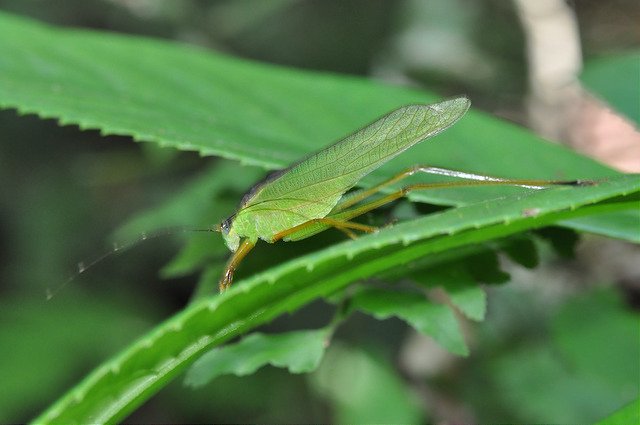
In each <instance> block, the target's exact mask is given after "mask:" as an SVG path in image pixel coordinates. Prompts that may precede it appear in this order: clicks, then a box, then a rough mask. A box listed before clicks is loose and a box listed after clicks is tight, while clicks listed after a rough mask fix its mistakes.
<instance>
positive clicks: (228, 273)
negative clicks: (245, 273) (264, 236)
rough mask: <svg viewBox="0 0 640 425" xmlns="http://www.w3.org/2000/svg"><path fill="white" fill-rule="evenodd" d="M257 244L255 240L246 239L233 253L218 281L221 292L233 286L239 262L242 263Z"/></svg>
mask: <svg viewBox="0 0 640 425" xmlns="http://www.w3.org/2000/svg"><path fill="white" fill-rule="evenodd" d="M255 245H256V244H255V242H251V241H250V240H249V239H244V240H243V241H242V243H241V244H240V246H239V247H238V249H237V250H236V251H235V252H234V253H233V255H231V258H229V261H228V262H227V267H226V268H225V270H224V273H223V274H222V278H221V279H220V282H219V283H218V288H219V289H220V292H224V291H225V290H227V289H228V288H229V287H230V286H231V283H232V282H233V273H234V272H235V271H236V268H237V267H238V264H240V262H241V261H242V259H243V258H244V257H245V256H246V255H247V254H248V253H249V251H251V250H252V249H253V247H254V246H255Z"/></svg>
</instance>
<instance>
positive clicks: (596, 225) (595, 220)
mask: <svg viewBox="0 0 640 425" xmlns="http://www.w3.org/2000/svg"><path fill="white" fill-rule="evenodd" d="M636 205H637V207H636V208H634V209H629V210H626V211H619V212H616V213H603V214H597V215H593V216H590V217H582V218H580V219H579V220H565V221H563V222H562V224H563V225H567V226H569V227H571V228H573V229H576V230H580V231H583V232H590V233H596V234H601V235H603V236H609V237H611V238H617V239H622V240H626V241H629V242H634V243H640V232H638V231H637V230H638V226H639V225H640V201H637V202H636ZM605 221H606V222H607V223H608V224H607V228H606V230H604V231H603V228H602V226H601V224H602V223H603V222H605ZM634 228H635V229H636V231H633V229H634Z"/></svg>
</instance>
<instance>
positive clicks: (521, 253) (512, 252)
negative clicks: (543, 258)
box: [503, 237, 540, 269]
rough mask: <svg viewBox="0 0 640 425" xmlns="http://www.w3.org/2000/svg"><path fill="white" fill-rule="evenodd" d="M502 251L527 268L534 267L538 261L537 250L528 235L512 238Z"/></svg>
mask: <svg viewBox="0 0 640 425" xmlns="http://www.w3.org/2000/svg"><path fill="white" fill-rule="evenodd" d="M503 251H504V252H505V253H506V254H507V255H508V256H509V258H510V259H511V260H513V261H514V262H516V263H518V264H520V265H521V266H523V267H526V268H528V269H533V268H535V267H536V266H537V265H538V264H539V263H540V258H538V250H537V249H536V245H535V243H533V240H531V238H530V237H519V238H512V239H511V240H510V241H509V242H508V243H507V244H506V245H505V246H504V247H503Z"/></svg>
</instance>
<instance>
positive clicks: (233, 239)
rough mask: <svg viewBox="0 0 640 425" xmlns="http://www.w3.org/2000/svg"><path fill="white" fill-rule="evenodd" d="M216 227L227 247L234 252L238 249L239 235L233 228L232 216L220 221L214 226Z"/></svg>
mask: <svg viewBox="0 0 640 425" xmlns="http://www.w3.org/2000/svg"><path fill="white" fill-rule="evenodd" d="M217 229H220V232H221V233H222V237H223V238H224V242H225V243H226V244H227V247H229V249H230V250H231V251H232V252H236V251H237V250H238V246H240V236H239V235H238V233H237V232H236V230H235V229H234V228H233V216H231V217H229V218H227V219H226V220H225V221H223V222H222V223H220V224H219V225H218V226H217V227H216V230H217Z"/></svg>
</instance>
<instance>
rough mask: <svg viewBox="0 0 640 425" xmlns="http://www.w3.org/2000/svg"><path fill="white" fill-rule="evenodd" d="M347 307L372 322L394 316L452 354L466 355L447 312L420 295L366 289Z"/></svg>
mask: <svg viewBox="0 0 640 425" xmlns="http://www.w3.org/2000/svg"><path fill="white" fill-rule="evenodd" d="M349 307H350V308H353V309H357V310H360V311H363V312H365V313H369V314H371V315H373V316H374V317H375V318H376V319H388V318H390V317H398V318H400V319H402V320H404V321H405V322H407V323H408V324H410V325H411V326H413V327H414V328H415V329H416V330H417V331H418V332H422V333H423V334H425V335H427V336H430V337H432V338H433V339H434V340H436V341H437V342H438V343H439V344H440V345H442V346H443V347H444V348H446V349H447V350H449V351H451V352H452V353H454V354H459V355H462V356H466V355H468V354H469V349H468V348H467V345H466V344H465V342H464V338H463V336H462V333H461V332H460V328H459V326H458V322H457V321H456V318H455V316H454V314H453V312H452V311H451V309H450V308H449V307H447V306H446V305H443V304H436V303H434V302H432V301H429V300H428V299H427V298H426V297H425V296H424V295H423V294H414V293H407V292H398V291H388V290H383V289H371V288H370V289H365V290H362V291H360V292H358V293H357V294H356V295H354V297H353V298H352V300H351V302H350V304H349Z"/></svg>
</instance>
